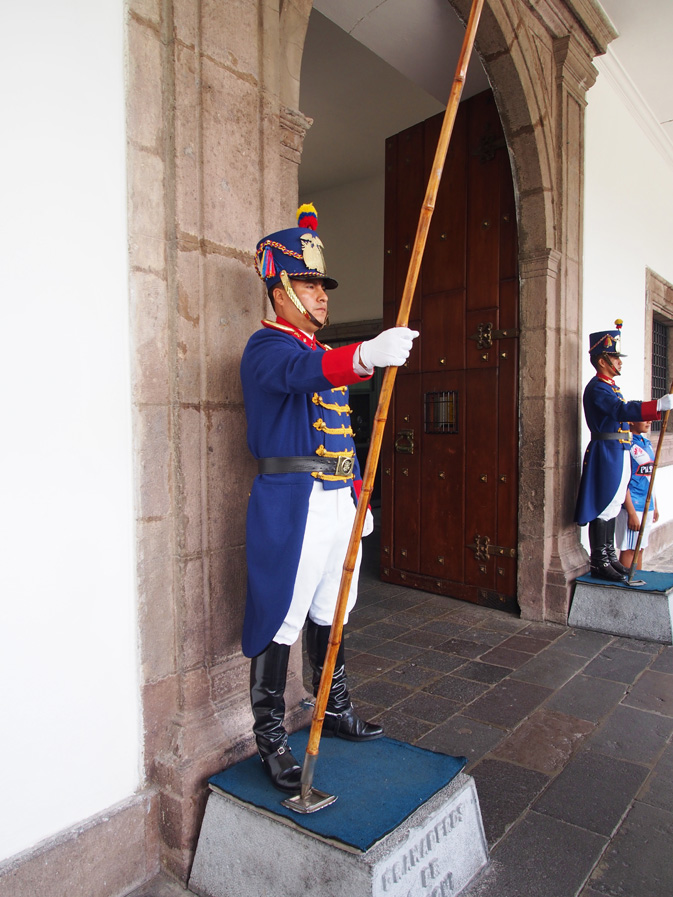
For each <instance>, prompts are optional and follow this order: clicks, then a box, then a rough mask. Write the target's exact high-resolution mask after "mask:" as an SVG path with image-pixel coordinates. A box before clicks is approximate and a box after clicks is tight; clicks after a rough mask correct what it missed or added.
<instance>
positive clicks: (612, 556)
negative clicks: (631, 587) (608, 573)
mask: <svg viewBox="0 0 673 897" xmlns="http://www.w3.org/2000/svg"><path fill="white" fill-rule="evenodd" d="M606 523H607V527H606V542H605V548H606V550H607V553H608V559H609V561H610V566H611V567H613V568H614V569H615V570H616V571H617V573H621V575H622V576H626V577H627V578H628V575H629V572H630V571H629V570H627V569H626V567H625V566H624V565H623V564H622V563H621V562H620V560H619V558H618V557H617V552H616V551H615V526H616V525H617V518H616V517H613V518H612V520H607V521H606Z"/></svg>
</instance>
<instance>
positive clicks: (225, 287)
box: [128, 0, 310, 880]
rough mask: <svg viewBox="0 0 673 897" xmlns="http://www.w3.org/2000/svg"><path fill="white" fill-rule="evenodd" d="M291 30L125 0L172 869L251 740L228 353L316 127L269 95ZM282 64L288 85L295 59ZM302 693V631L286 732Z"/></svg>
mask: <svg viewBox="0 0 673 897" xmlns="http://www.w3.org/2000/svg"><path fill="white" fill-rule="evenodd" d="M284 6H285V8H286V14H287V8H288V4H284ZM309 8H310V4H309ZM297 11H298V7H297V5H296V4H295V5H294V6H293V7H292V12H293V21H294V26H293V29H291V30H292V34H293V35H294V37H293V40H294V44H293V51H292V54H291V55H293V56H294V57H296V55H297V52H296V46H297V41H298V40H299V38H300V37H301V42H300V44H299V59H301V47H302V46H303V36H302V31H301V16H298V15H297ZM306 15H307V14H306ZM306 23H307V19H306V20H305V21H304V23H303V32H304V33H305V29H306ZM287 30H288V29H287V26H284V20H283V14H282V12H281V11H280V10H279V9H278V4H275V3H273V2H271V0H259V2H257V3H235V2H232V3H211V2H209V0H196V2H193V0H163V2H159V0H131V6H130V13H129V24H128V35H129V38H128V40H129V60H130V71H129V91H128V121H129V173H130V179H129V231H130V235H131V239H130V262H131V275H130V276H131V297H132V328H133V334H134V343H135V345H134V358H133V368H134V392H133V400H134V413H135V441H136V481H137V508H138V522H137V545H138V590H139V614H140V634H141V640H140V645H141V648H140V650H141V665H142V667H141V669H142V689H143V714H144V728H145V765H146V774H147V780H148V783H149V784H150V785H153V786H154V787H156V788H157V789H158V792H159V802H160V813H159V817H160V835H161V842H162V861H163V864H164V866H166V867H167V868H168V869H169V870H170V871H172V872H173V873H174V874H176V875H177V876H178V877H179V878H181V879H183V880H186V877H187V874H188V870H189V865H190V862H191V856H192V852H193V849H194V847H195V844H196V837H197V835H198V829H199V825H200V818H201V813H202V808H203V805H204V802H205V795H206V790H205V781H206V779H207V777H208V776H209V775H211V774H213V773H214V772H217V771H219V770H220V769H222V768H224V767H225V766H227V765H229V764H231V763H233V762H235V761H236V760H238V759H240V758H241V757H243V756H247V755H249V754H250V753H252V752H253V750H254V744H253V739H252V732H251V723H252V717H251V715H250V710H249V697H248V675H249V674H248V670H249V661H248V660H247V659H246V658H244V657H243V656H242V654H241V650H240V634H241V627H242V620H243V610H244V602H245V582H246V565H245V516H246V507H247V500H248V493H249V489H250V486H251V483H252V479H253V477H254V475H255V472H256V470H255V464H254V461H253V459H252V457H251V456H250V454H249V452H248V450H247V446H246V439H245V413H244V408H243V401H242V393H241V386H240V379H239V373H238V369H239V362H240V357H241V353H242V351H243V348H244V346H245V343H246V341H247V339H248V337H249V336H250V334H251V333H252V332H253V331H254V330H256V329H257V328H258V327H259V321H260V319H261V318H262V317H264V316H266V315H267V314H268V310H269V309H268V304H267V301H266V298H265V292H264V287H263V285H262V284H261V282H260V281H259V279H258V277H257V275H256V273H255V271H254V267H253V253H254V247H255V244H256V242H257V240H258V239H259V238H260V237H261V236H262V235H263V234H264V233H267V232H268V231H269V230H271V229H274V228H277V227H283V226H287V225H288V224H291V223H292V216H293V215H294V212H295V209H296V203H297V167H298V163H299V158H300V154H301V147H302V142H303V136H304V133H305V130H306V127H308V125H309V122H308V120H306V119H304V117H303V116H301V114H300V113H298V112H291V111H289V109H288V108H287V103H286V102H284V101H283V98H282V97H281V96H280V93H279V91H280V84H281V80H282V79H278V77H277V73H278V71H279V70H280V69H281V68H283V67H285V68H286V66H281V61H282V60H283V58H284V56H285V55H286V49H285V48H284V45H283V40H284V35H285V32H286V31H287ZM286 80H287V79H286ZM295 81H296V85H295V86H296V93H297V95H298V72H297V77H296V79H295ZM290 83H292V79H290ZM304 695H305V691H304V688H303V685H302V681H301V646H300V645H298V646H297V649H296V650H294V651H293V659H292V663H291V670H290V677H289V682H288V690H287V695H286V697H287V703H288V728H290V729H292V728H296V726H297V725H298V724H299V723H303V722H305V721H306V712H305V711H303V710H301V708H300V707H299V701H300V699H301V698H302V697H303V696H304Z"/></svg>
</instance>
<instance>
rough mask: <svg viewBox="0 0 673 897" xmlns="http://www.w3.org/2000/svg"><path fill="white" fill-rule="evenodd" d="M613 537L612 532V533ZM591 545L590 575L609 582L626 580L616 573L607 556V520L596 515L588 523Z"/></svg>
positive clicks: (623, 576)
mask: <svg viewBox="0 0 673 897" xmlns="http://www.w3.org/2000/svg"><path fill="white" fill-rule="evenodd" d="M613 538H614V534H613ZM589 544H590V546H591V558H590V562H591V575H592V576H596V577H598V578H599V579H607V580H608V581H609V582H626V579H627V578H626V575H625V574H623V573H618V572H617V570H615V568H614V567H613V566H612V564H611V563H610V558H609V556H608V521H607V520H601V519H600V518H599V517H597V518H596V519H595V520H592V521H591V523H590V524H589Z"/></svg>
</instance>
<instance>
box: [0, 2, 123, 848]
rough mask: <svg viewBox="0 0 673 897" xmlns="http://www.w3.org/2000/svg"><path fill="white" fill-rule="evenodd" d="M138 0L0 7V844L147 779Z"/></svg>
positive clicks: (43, 833) (24, 839)
mask: <svg viewBox="0 0 673 897" xmlns="http://www.w3.org/2000/svg"><path fill="white" fill-rule="evenodd" d="M123 14H124V9H123V4H122V3H121V2H119V0H96V2H95V3H92V2H88V0H58V3H54V2H51V0H34V2H32V3H28V4H25V3H24V4H21V3H5V4H3V6H2V10H1V12H0V21H1V23H2V34H3V51H2V54H0V83H2V85H3V89H2V92H1V93H0V120H1V121H2V122H3V140H2V143H1V144H0V179H1V186H0V196H1V197H2V202H1V206H2V215H1V216H0V246H1V249H0V253H1V254H2V260H1V263H0V290H1V295H2V333H3V339H2V351H1V353H0V358H1V364H2V369H1V376H2V389H3V394H4V401H3V407H2V420H3V431H4V438H3V440H2V443H1V448H0V452H1V455H2V458H1V466H0V470H1V471H2V487H1V495H2V497H1V505H0V506H1V508H2V535H1V537H0V545H1V546H2V563H1V564H0V593H1V595H2V600H1V603H0V682H2V687H1V689H0V720H1V721H2V723H1V724H2V738H1V739H0V795H2V799H1V800H0V859H2V858H6V857H8V856H10V855H12V854H14V853H16V852H18V851H20V850H22V849H25V848H27V847H29V846H31V845H33V844H35V843H36V842H38V841H40V840H42V839H44V838H45V837H47V836H50V835H52V834H54V833H56V832H58V831H60V830H62V829H64V828H67V827H69V826H71V825H73V824H75V823H77V822H78V821H80V820H83V819H85V818H87V817H89V816H91V815H94V814H96V813H98V812H100V811H102V810H104V809H106V808H107V807H109V806H110V805H112V804H114V803H116V802H118V801H120V800H122V799H124V798H125V797H128V795H130V794H131V793H133V792H134V791H135V790H136V788H137V787H138V783H139V769H140V762H139V761H140V734H139V733H140V726H139V698H138V681H137V658H136V626H135V595H134V558H133V538H132V536H133V508H132V482H131V472H132V466H131V436H130V401H129V338H128V298H127V296H128V289H127V262H126V256H127V253H126V213H125V208H126V200H125V190H126V186H125V146H124V45H123Z"/></svg>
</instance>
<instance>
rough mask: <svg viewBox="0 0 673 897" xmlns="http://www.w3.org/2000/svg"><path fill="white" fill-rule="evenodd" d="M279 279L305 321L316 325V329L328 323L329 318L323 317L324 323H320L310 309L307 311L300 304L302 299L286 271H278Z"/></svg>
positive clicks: (320, 328)
mask: <svg viewBox="0 0 673 897" xmlns="http://www.w3.org/2000/svg"><path fill="white" fill-rule="evenodd" d="M280 280H281V283H282V284H283V289H284V290H285V292H286V293H287V295H288V296H289V297H290V302H291V303H292V304H293V305H294V306H295V308H296V309H297V311H299V312H300V313H301V314H302V315H303V316H304V317H305V318H306V320H307V321H310V322H311V324H313V325H314V327H317V328H318V330H322V328H323V327H326V326H327V325H328V324H329V318H325V323H324V324H321V323H320V321H319V320H318V319H317V318H314V317H313V315H312V314H311V312H310V311H307V310H306V309H305V308H304V306H303V305H302V301H301V299H300V298H299V296H297V294H296V293H295V291H294V289H293V287H292V284H291V283H290V278H289V277H288V276H287V271H281V272H280Z"/></svg>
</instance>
